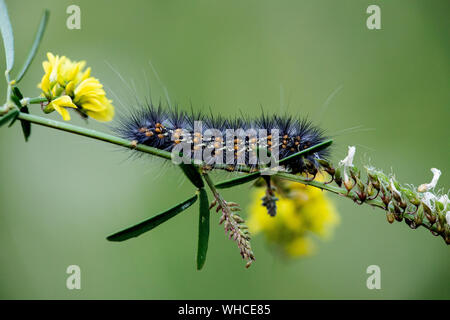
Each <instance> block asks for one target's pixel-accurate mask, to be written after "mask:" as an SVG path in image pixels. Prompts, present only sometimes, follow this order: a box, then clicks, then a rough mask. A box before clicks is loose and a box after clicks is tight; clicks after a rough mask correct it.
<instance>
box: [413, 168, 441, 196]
mask: <svg viewBox="0 0 450 320" xmlns="http://www.w3.org/2000/svg"><path fill="white" fill-rule="evenodd" d="M431 172H433V179H431V182H430V183H424V184H421V185H420V186H419V188H417V191H419V192H425V191H428V190H430V189H433V188H434V187H436V184H437V182H438V180H439V177H440V176H441V170H439V169H436V168H431Z"/></svg>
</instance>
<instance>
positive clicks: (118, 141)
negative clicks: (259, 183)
mask: <svg viewBox="0 0 450 320" xmlns="http://www.w3.org/2000/svg"><path fill="white" fill-rule="evenodd" d="M44 99H45V98H44ZM33 101H37V99H34V100H33ZM18 119H21V120H24V121H28V122H31V123H34V124H37V125H41V126H44V127H48V128H53V129H57V130H61V131H66V132H69V133H74V134H78V135H81V136H84V137H88V138H92V139H96V140H100V141H104V142H108V143H111V144H115V145H118V146H121V147H125V148H128V149H133V150H138V151H141V152H144V153H148V154H151V155H154V156H157V157H160V158H163V159H166V160H171V159H172V157H171V153H170V152H167V151H163V150H159V149H156V148H153V147H149V146H146V145H142V144H136V143H135V142H133V141H130V140H126V139H122V138H119V137H116V136H114V135H111V134H107V133H103V132H99V131H96V130H91V129H86V128H83V127H79V126H75V125H72V124H69V123H65V122H60V121H55V120H51V119H47V118H43V117H40V116H36V115H32V114H26V113H23V112H20V113H19V116H18ZM196 166H197V167H201V166H202V165H196ZM226 167H227V166H226V165H222V166H220V165H219V166H215V167H214V168H215V169H226ZM241 169H243V170H242V171H244V170H245V172H248V171H247V170H250V168H247V167H245V166H242V168H241ZM275 176H277V177H279V178H281V179H286V180H290V181H294V182H298V183H302V184H304V185H309V186H312V187H315V188H319V189H322V190H326V191H329V192H332V193H335V194H338V195H340V196H343V197H346V198H349V199H351V200H353V201H355V202H357V200H358V196H357V195H356V193H355V192H353V191H350V192H348V191H347V190H346V189H344V188H342V187H338V186H334V185H330V184H325V183H323V182H319V181H317V180H309V179H307V178H304V177H302V176H298V175H293V174H290V173H286V172H277V173H275ZM203 177H204V179H205V181H206V183H207V184H208V187H209V188H210V190H211V192H212V193H213V195H214V197H215V198H216V199H218V200H219V201H224V200H223V198H222V197H221V195H220V194H219V192H218V191H217V189H216V187H215V185H214V182H213V181H212V180H211V178H210V176H209V175H208V174H207V173H203ZM363 203H365V204H368V205H370V206H373V207H377V208H381V209H385V206H384V204H383V202H382V201H381V200H379V199H374V200H366V201H364V202H363ZM405 217H408V218H410V219H414V216H413V215H410V214H405ZM422 225H423V226H424V227H426V228H427V229H430V230H432V231H435V230H436V227H435V226H434V225H433V226H431V225H429V224H428V223H423V224H422Z"/></svg>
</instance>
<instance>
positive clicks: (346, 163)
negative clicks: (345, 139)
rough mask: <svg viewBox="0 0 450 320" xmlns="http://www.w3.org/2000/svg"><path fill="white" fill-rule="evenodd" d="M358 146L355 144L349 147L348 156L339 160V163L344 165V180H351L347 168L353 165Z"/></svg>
mask: <svg viewBox="0 0 450 320" xmlns="http://www.w3.org/2000/svg"><path fill="white" fill-rule="evenodd" d="M355 152H356V148H355V147H354V146H349V147H348V153H347V156H346V157H345V158H344V160H341V161H339V165H340V166H343V167H344V182H347V181H348V180H349V178H348V175H347V168H349V167H353V158H354V157H355Z"/></svg>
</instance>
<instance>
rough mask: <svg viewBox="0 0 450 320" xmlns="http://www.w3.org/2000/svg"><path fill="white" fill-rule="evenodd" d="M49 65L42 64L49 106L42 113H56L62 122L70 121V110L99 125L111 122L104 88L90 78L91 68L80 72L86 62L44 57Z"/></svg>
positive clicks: (110, 109)
mask: <svg viewBox="0 0 450 320" xmlns="http://www.w3.org/2000/svg"><path fill="white" fill-rule="evenodd" d="M47 58H48V61H44V62H43V64H42V65H43V67H44V71H45V74H44V76H43V77H42V80H41V83H40V84H39V85H38V87H39V88H41V90H42V93H43V95H44V96H45V97H46V98H47V99H48V101H49V104H48V105H47V106H46V108H45V109H44V111H45V112H52V111H54V110H56V111H57V112H58V113H59V114H60V115H61V116H62V117H63V119H64V120H66V121H67V120H70V114H69V111H68V110H67V108H73V109H75V110H76V111H77V112H79V113H80V114H81V115H83V116H88V117H91V118H94V119H96V120H99V121H111V120H112V119H113V117H114V107H113V105H112V104H111V102H112V101H111V100H109V99H107V98H106V93H105V90H103V85H102V84H101V83H100V82H99V81H98V79H96V78H94V77H91V76H90V75H91V68H87V69H86V70H84V71H83V69H84V67H85V65H86V62H85V61H80V62H76V61H71V60H70V59H69V58H67V57H65V56H62V57H60V56H54V55H53V54H51V53H50V52H49V53H47Z"/></svg>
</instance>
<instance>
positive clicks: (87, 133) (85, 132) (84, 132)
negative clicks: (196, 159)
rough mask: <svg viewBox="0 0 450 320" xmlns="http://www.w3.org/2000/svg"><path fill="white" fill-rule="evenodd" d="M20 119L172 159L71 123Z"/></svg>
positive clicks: (28, 117)
mask: <svg viewBox="0 0 450 320" xmlns="http://www.w3.org/2000/svg"><path fill="white" fill-rule="evenodd" d="M18 118H19V119H21V120H25V121H28V122H31V123H34V124H38V125H41V126H44V127H48V128H53V129H57V130H61V131H66V132H70V133H74V134H78V135H80V136H84V137H88V138H92V139H96V140H100V141H105V142H109V143H112V144H115V145H118V146H122V147H125V148H129V149H134V150H138V151H141V152H145V153H149V154H152V155H154V156H158V157H160V158H164V159H166V160H170V159H171V158H172V157H171V153H170V152H167V151H163V150H159V149H156V148H152V147H149V146H145V145H142V144H136V143H135V142H133V141H130V140H126V139H122V138H119V137H116V136H114V135H111V134H107V133H103V132H99V131H96V130H91V129H86V128H83V127H79V126H74V125H72V124H69V123H65V122H60V121H55V120H51V119H47V118H43V117H39V116H35V115H32V114H26V113H23V112H21V113H20V114H19V117H18Z"/></svg>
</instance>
